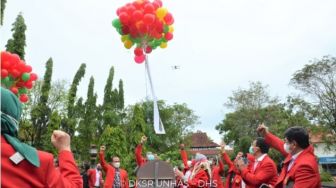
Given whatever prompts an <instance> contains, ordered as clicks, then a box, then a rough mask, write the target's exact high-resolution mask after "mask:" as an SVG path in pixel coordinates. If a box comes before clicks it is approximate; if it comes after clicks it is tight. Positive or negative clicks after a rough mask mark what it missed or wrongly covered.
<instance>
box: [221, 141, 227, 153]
mask: <svg viewBox="0 0 336 188" xmlns="http://www.w3.org/2000/svg"><path fill="white" fill-rule="evenodd" d="M225 146H226V144H225V142H224V141H222V143H221V144H220V148H221V152H222V153H225V152H226V151H225Z"/></svg>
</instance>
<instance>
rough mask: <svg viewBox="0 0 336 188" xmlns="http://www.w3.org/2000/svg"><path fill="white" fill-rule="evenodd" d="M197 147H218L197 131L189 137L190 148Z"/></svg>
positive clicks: (205, 135)
mask: <svg viewBox="0 0 336 188" xmlns="http://www.w3.org/2000/svg"><path fill="white" fill-rule="evenodd" d="M199 147H210V148H211V147H213V148H216V147H219V145H218V144H216V143H215V142H213V141H212V140H210V139H209V138H208V136H207V134H206V133H204V132H201V131H197V132H196V133H193V134H192V136H191V148H199Z"/></svg>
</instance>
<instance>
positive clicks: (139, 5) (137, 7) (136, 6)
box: [132, 1, 142, 9]
mask: <svg viewBox="0 0 336 188" xmlns="http://www.w3.org/2000/svg"><path fill="white" fill-rule="evenodd" d="M132 4H133V6H134V7H135V8H136V9H140V8H141V6H142V3H141V2H139V1H134V2H133V3H132Z"/></svg>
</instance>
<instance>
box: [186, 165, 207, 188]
mask: <svg viewBox="0 0 336 188" xmlns="http://www.w3.org/2000/svg"><path fill="white" fill-rule="evenodd" d="M188 185H189V186H188V187H190V188H200V187H203V188H209V187H210V178H209V174H208V173H207V172H206V171H205V170H204V169H201V170H200V171H199V172H198V173H197V174H196V175H195V176H194V177H193V178H189V180H188Z"/></svg>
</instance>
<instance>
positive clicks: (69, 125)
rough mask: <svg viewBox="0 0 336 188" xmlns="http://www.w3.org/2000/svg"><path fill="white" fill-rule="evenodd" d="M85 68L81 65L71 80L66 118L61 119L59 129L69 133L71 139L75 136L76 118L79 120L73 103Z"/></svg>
mask: <svg viewBox="0 0 336 188" xmlns="http://www.w3.org/2000/svg"><path fill="white" fill-rule="evenodd" d="M85 68H86V65H85V64H84V63H82V64H81V65H80V67H79V69H78V70H77V72H76V74H75V76H74V78H73V80H72V83H71V86H70V90H69V92H68V95H67V109H66V112H67V114H66V117H65V118H64V119H62V124H61V127H62V128H63V129H64V130H65V131H66V132H67V133H69V135H70V136H71V137H72V136H74V134H75V130H76V125H77V118H79V117H78V116H79V114H78V110H77V108H76V106H75V101H76V95H77V88H78V85H79V82H80V81H81V80H82V78H83V77H84V75H85Z"/></svg>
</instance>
